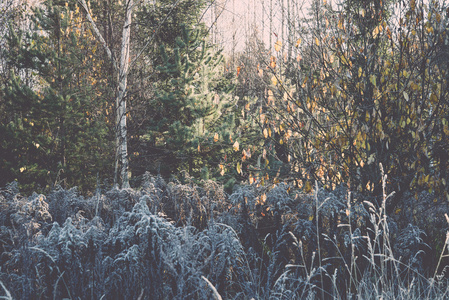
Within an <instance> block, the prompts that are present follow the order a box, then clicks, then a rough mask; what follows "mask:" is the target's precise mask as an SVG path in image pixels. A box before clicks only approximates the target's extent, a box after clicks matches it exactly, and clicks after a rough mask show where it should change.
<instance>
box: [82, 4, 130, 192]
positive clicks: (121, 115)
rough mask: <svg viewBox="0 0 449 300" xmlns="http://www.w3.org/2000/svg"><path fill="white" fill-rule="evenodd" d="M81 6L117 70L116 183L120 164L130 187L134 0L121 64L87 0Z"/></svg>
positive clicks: (123, 180) (123, 184)
mask: <svg viewBox="0 0 449 300" xmlns="http://www.w3.org/2000/svg"><path fill="white" fill-rule="evenodd" d="M78 2H79V3H80V4H81V6H82V7H83V8H84V10H85V11H86V17H87V20H88V21H89V23H90V24H91V26H92V28H93V31H94V33H95V35H96V37H97V38H98V40H99V41H100V43H101V44H102V45H103V48H104V49H105V51H106V53H107V55H108V58H109V59H110V60H111V62H112V64H113V66H114V69H115V71H116V72H117V74H118V75H117V91H116V112H117V120H116V162H115V174H114V185H115V186H116V187H117V186H118V180H117V175H118V166H119V164H120V179H121V187H122V188H129V175H128V169H129V164H128V145H127V138H126V135H127V128H126V98H125V97H126V86H127V78H128V70H129V62H130V55H129V48H130V40H131V21H132V10H133V8H134V0H128V1H127V4H126V12H125V21H124V24H123V30H122V43H121V48H120V65H119V66H117V61H116V60H115V58H114V56H113V53H112V51H111V49H110V48H109V47H108V45H107V43H106V41H105V39H104V38H103V36H102V35H101V33H100V31H99V30H98V27H97V25H96V24H95V22H94V20H93V19H92V15H91V13H90V12H89V8H88V6H87V3H86V0H78Z"/></svg>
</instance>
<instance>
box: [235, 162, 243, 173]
mask: <svg viewBox="0 0 449 300" xmlns="http://www.w3.org/2000/svg"><path fill="white" fill-rule="evenodd" d="M235 169H236V170H237V173H239V174H241V173H242V165H241V164H240V163H239V162H238V163H237V166H236V168H235Z"/></svg>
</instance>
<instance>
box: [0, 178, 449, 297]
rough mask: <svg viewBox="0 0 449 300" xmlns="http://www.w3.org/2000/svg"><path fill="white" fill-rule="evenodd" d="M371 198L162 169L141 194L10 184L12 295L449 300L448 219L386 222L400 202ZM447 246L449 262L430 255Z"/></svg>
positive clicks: (1, 227)
mask: <svg viewBox="0 0 449 300" xmlns="http://www.w3.org/2000/svg"><path fill="white" fill-rule="evenodd" d="M425 196H426V197H427V198H428V199H432V197H430V196H429V195H422V199H424V198H425ZM360 197H361V196H359V195H358V194H356V193H350V192H349V191H347V190H346V189H345V188H343V187H340V188H337V189H336V190H335V191H333V192H328V191H326V190H324V189H322V188H319V187H318V186H316V187H315V189H314V193H312V194H303V193H300V192H297V191H293V190H290V187H289V186H287V185H286V184H282V183H281V184H278V185H276V186H274V187H268V186H256V185H245V186H239V187H237V188H235V190H234V192H233V193H232V194H231V195H227V194H226V193H225V192H224V191H223V187H222V186H220V185H218V184H216V183H215V182H212V181H203V182H202V183H201V184H199V185H198V184H194V183H193V181H189V179H188V177H187V180H186V182H184V183H179V182H170V183H166V182H165V181H164V180H163V179H161V178H160V177H154V176H151V175H149V174H146V176H145V180H144V181H143V184H142V186H141V188H140V189H139V190H131V189H128V190H117V189H115V190H110V191H108V192H107V193H105V194H103V195H102V194H100V193H97V195H95V196H93V197H91V198H84V197H82V196H80V195H79V193H78V192H77V190H76V189H70V190H65V189H56V190H55V191H53V192H52V193H50V194H49V195H47V196H44V195H38V194H33V195H31V196H30V197H23V196H21V194H20V193H19V191H18V188H17V184H14V183H13V184H10V185H8V186H6V187H5V188H3V189H1V190H0V208H1V213H0V251H1V260H0V282H1V288H0V295H1V296H2V297H3V298H6V299H11V298H12V299H51V298H53V299H62V298H70V299H213V298H215V299H251V298H254V299H306V298H309V299H313V298H319V299H352V298H353V297H358V298H362V299H365V298H370V299H371V298H377V297H382V298H384V299H392V298H400V299H418V298H419V299H422V298H428V299H435V298H439V299H444V298H447V297H448V295H449V289H448V287H447V282H446V279H444V278H445V276H444V275H445V270H446V268H445V266H446V264H447V260H446V261H445V260H444V259H445V257H444V255H446V253H447V251H448V250H447V249H446V247H447V245H448V244H447V240H446V241H443V242H440V241H437V242H438V243H433V242H430V241H432V239H435V238H437V237H438V238H443V236H442V234H443V235H444V233H445V230H446V229H447V226H448V225H447V223H445V224H444V225H442V224H441V222H440V220H439V217H440V216H439V215H434V217H435V219H434V220H435V221H434V228H432V227H431V226H430V225H427V227H426V226H425V224H427V223H420V221H417V220H418V219H417V218H415V220H413V218H411V219H406V218H405V217H399V216H400V214H401V213H405V212H403V211H397V213H396V214H395V215H394V216H392V217H387V216H386V212H385V203H386V202H388V201H389V199H388V197H387V196H385V195H384V200H383V204H382V205H380V206H379V207H375V206H374V205H373V204H372V202H371V201H362V200H363V199H360ZM407 201H412V200H407ZM404 202H406V201H404ZM431 202H432V203H434V202H433V201H431ZM419 203H420V205H424V204H423V203H424V201H420V202H419ZM424 206H425V205H424ZM424 206H423V207H424ZM433 207H435V205H433ZM445 207H446V211H447V205H446V206H445ZM404 211H405V210H404ZM442 211H443V208H442V206H441V205H440V208H439V209H435V208H434V209H433V210H429V212H431V213H432V214H440V213H441V212H442ZM442 217H443V218H444V214H443V216H442ZM429 224H430V223H429ZM444 226H445V227H444ZM430 229H432V230H430ZM437 231H438V234H439V235H438V234H436V232H437ZM436 251H439V253H438V255H440V254H441V256H439V257H440V260H437V259H433V260H431V259H429V256H430V255H433V256H435V255H436V253H437V252H436ZM437 257H438V256H437ZM427 262H430V263H427ZM429 278H430V279H429Z"/></svg>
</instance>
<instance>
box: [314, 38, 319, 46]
mask: <svg viewBox="0 0 449 300" xmlns="http://www.w3.org/2000/svg"><path fill="white" fill-rule="evenodd" d="M315 44H316V45H317V46H319V45H320V40H319V39H318V38H317V37H316V38H315Z"/></svg>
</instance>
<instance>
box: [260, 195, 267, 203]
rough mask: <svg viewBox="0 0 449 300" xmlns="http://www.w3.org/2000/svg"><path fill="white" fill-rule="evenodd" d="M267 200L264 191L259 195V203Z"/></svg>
mask: <svg viewBox="0 0 449 300" xmlns="http://www.w3.org/2000/svg"><path fill="white" fill-rule="evenodd" d="M266 201H267V195H266V194H265V193H264V194H263V195H262V196H260V202H261V204H264V203H265V202H266Z"/></svg>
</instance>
